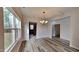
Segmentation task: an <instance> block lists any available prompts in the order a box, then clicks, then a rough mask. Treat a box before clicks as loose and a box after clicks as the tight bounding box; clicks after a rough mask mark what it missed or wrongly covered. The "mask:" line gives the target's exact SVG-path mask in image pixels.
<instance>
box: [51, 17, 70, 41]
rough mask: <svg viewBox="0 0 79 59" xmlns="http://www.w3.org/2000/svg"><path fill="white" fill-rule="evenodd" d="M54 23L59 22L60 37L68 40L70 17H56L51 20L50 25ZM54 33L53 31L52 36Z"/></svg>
mask: <svg viewBox="0 0 79 59" xmlns="http://www.w3.org/2000/svg"><path fill="white" fill-rule="evenodd" d="M54 24H60V38H61V39H65V40H68V41H70V39H71V31H70V17H69V16H68V17H64V18H61V19H57V20H55V21H53V22H52V26H53V25H54ZM53 28H54V26H53ZM54 35H55V33H53V36H54Z"/></svg>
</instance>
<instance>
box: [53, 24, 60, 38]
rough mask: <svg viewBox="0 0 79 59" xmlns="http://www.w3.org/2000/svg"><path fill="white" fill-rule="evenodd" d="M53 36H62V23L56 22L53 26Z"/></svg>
mask: <svg viewBox="0 0 79 59" xmlns="http://www.w3.org/2000/svg"><path fill="white" fill-rule="evenodd" d="M53 37H58V38H60V24H55V25H54V26H53Z"/></svg>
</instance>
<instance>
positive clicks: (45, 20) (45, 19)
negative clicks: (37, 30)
mask: <svg viewBox="0 0 79 59" xmlns="http://www.w3.org/2000/svg"><path fill="white" fill-rule="evenodd" d="M42 13H43V17H42V18H41V19H42V20H40V23H41V24H47V23H48V21H47V18H46V17H45V13H46V12H42Z"/></svg>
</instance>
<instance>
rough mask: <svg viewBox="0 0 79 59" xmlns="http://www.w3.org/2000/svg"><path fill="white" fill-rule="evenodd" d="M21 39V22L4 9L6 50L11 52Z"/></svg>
mask: <svg viewBox="0 0 79 59" xmlns="http://www.w3.org/2000/svg"><path fill="white" fill-rule="evenodd" d="M20 37H21V21H20V19H19V18H17V17H15V16H14V15H13V14H12V13H11V12H10V11H9V10H8V9H7V8H4V48H5V51H7V50H9V49H10V48H11V47H12V45H13V44H14V43H15V42H16V41H17V40H18V39H20Z"/></svg>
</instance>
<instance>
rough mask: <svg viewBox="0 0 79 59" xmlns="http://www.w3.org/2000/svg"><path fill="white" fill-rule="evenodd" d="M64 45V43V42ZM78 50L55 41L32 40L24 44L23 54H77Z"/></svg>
mask: <svg viewBox="0 0 79 59" xmlns="http://www.w3.org/2000/svg"><path fill="white" fill-rule="evenodd" d="M65 43H66V42H65ZM78 51H79V50H77V49H75V48H72V47H70V46H69V45H68V44H67V45H66V44H64V43H62V42H61V41H59V40H57V39H50V38H40V39H35V38H32V39H31V40H29V41H28V43H27V44H26V48H25V50H24V52H78Z"/></svg>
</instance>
